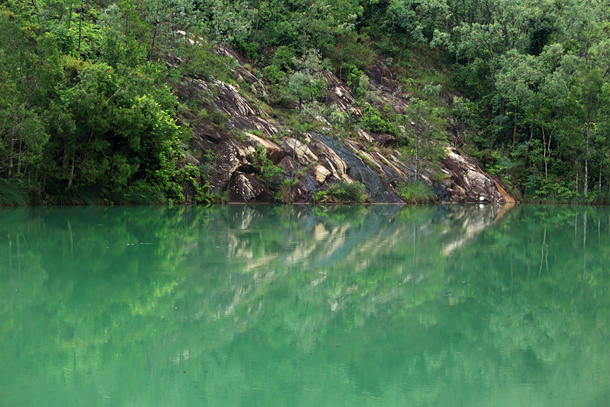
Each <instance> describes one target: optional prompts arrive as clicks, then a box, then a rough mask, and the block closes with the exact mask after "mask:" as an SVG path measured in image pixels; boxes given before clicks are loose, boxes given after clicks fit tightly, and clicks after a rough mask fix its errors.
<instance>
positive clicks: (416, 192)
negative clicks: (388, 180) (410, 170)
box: [397, 180, 433, 204]
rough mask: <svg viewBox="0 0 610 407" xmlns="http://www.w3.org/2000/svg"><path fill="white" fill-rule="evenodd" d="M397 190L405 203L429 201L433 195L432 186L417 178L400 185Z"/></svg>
mask: <svg viewBox="0 0 610 407" xmlns="http://www.w3.org/2000/svg"><path fill="white" fill-rule="evenodd" d="M397 192H398V194H399V195H400V197H401V198H402V199H403V200H404V201H405V202H406V203H410V204H414V203H428V202H431V201H432V196H433V194H432V188H430V186H429V185H428V184H426V183H424V182H422V181H419V180H416V181H413V182H410V183H404V184H402V185H400V187H399V188H398V191H397Z"/></svg>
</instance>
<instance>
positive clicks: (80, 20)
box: [76, 0, 84, 52]
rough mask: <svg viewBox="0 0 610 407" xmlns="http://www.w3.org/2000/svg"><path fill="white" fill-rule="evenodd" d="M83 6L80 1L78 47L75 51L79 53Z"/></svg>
mask: <svg viewBox="0 0 610 407" xmlns="http://www.w3.org/2000/svg"><path fill="white" fill-rule="evenodd" d="M83 10H84V5H83V0H80V19H79V21H78V47H77V48H76V50H77V51H78V52H80V42H81V38H82V30H83V13H84V11H83Z"/></svg>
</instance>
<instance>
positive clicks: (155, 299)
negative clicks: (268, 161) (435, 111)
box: [0, 206, 610, 407]
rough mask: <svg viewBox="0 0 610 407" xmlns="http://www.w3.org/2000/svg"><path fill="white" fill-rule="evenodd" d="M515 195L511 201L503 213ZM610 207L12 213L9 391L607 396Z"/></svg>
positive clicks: (2, 382)
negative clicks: (609, 208)
mask: <svg viewBox="0 0 610 407" xmlns="http://www.w3.org/2000/svg"><path fill="white" fill-rule="evenodd" d="M504 209H506V208H504ZM609 243H610V210H608V209H605V208H604V209H600V208H586V207H544V206H537V207H531V206H518V207H513V208H511V209H508V210H502V209H501V208H496V207H485V208H477V207H460V206H436V207H423V208H410V207H406V208H404V207H398V206H397V207H394V206H374V207H332V208H320V207H275V206H255V207H246V206H227V207H220V208H186V209H160V208H151V207H144V208H140V207H137V208H132V207H128V208H69V209H61V208H21V209H2V210H0V406H11V407H12V406H16V407H17V406H19V407H25V406H44V407H46V406H48V407H54V406H62V407H64V406H69V407H72V406H79V407H80V406H84V407H96V406H130V407H133V406H146V407H149V406H168V407H170V406H171V407H179V406H214V407H216V406H218V407H224V406H227V407H230V406H253V407H254V406H261V407H263V406H264V407H277V406H312V407H313V406H316V407H319V406H346V407H348V406H349V407H359V406H380V407H381V406H382V407H393V406H442V407H444V406H447V407H449V406H451V407H455V406H469V407H470V406H475V407H476V406H507V407H508V406H528V407H536V406H545V407H547V406H548V407H557V406H566V407H567V406H569V407H578V406H587V407H591V406H604V407H605V406H607V405H608V400H609V399H610V346H609V345H610V338H609V330H610V324H609V322H610V292H609V291H610V266H609V264H610V244H609Z"/></svg>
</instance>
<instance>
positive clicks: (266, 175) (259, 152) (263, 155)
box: [248, 146, 286, 187]
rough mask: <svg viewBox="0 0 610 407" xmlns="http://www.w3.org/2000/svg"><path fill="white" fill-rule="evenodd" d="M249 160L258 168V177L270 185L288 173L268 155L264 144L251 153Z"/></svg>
mask: <svg viewBox="0 0 610 407" xmlns="http://www.w3.org/2000/svg"><path fill="white" fill-rule="evenodd" d="M248 160H249V161H250V164H252V166H253V167H254V169H255V170H256V174H257V176H258V178H259V179H260V180H261V181H263V182H264V183H265V185H267V186H268V187H270V186H271V185H272V184H274V183H276V182H279V181H280V180H281V179H282V178H283V176H284V175H285V173H286V171H284V169H282V168H280V167H278V166H276V165H275V164H274V163H273V161H271V160H270V159H269V157H267V151H266V150H265V147H263V146H258V147H257V148H256V151H255V152H254V153H251V154H249V155H248Z"/></svg>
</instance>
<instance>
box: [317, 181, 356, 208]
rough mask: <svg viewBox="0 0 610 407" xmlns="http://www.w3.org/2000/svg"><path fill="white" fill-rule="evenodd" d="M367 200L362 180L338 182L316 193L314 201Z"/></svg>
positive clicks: (354, 201)
mask: <svg viewBox="0 0 610 407" xmlns="http://www.w3.org/2000/svg"><path fill="white" fill-rule="evenodd" d="M365 200H366V193H365V192H364V185H362V184H361V183H360V182H352V183H348V182H337V183H335V184H331V185H330V186H329V187H328V188H327V189H326V190H324V191H320V192H318V193H316V194H315V195H314V201H315V202H318V203H327V202H340V203H363V202H364V201H365Z"/></svg>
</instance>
